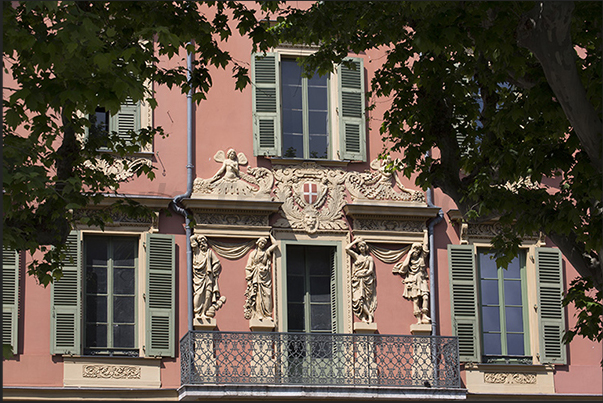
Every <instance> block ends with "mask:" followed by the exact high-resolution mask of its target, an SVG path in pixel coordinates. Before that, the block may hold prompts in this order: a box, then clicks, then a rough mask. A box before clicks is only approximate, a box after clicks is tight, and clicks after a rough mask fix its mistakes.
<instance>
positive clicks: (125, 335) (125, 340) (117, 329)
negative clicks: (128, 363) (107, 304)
mask: <svg viewBox="0 0 603 403" xmlns="http://www.w3.org/2000/svg"><path fill="white" fill-rule="evenodd" d="M113 347H115V348H134V325H113Z"/></svg>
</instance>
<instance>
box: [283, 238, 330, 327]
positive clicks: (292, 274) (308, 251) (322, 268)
mask: <svg viewBox="0 0 603 403" xmlns="http://www.w3.org/2000/svg"><path fill="white" fill-rule="evenodd" d="M334 258H335V248H333V247H330V246H308V245H288V246H287V325H288V331H290V332H306V333H332V332H336V331H337V329H336V327H337V326H336V309H337V307H336V304H335V303H334V302H335V293H336V289H335V273H334Z"/></svg>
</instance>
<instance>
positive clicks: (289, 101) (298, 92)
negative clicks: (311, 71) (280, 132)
mask: <svg viewBox="0 0 603 403" xmlns="http://www.w3.org/2000/svg"><path fill="white" fill-rule="evenodd" d="M298 78H299V77H298ZM282 102H283V110H295V111H301V110H302V86H301V81H300V82H297V83H295V84H291V85H287V84H283V99H282Z"/></svg>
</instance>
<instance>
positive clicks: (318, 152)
mask: <svg viewBox="0 0 603 403" xmlns="http://www.w3.org/2000/svg"><path fill="white" fill-rule="evenodd" d="M328 157H329V137H328V136H327V135H320V136H312V135H311V136H310V158H328Z"/></svg>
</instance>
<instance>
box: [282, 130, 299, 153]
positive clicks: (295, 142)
mask: <svg viewBox="0 0 603 403" xmlns="http://www.w3.org/2000/svg"><path fill="white" fill-rule="evenodd" d="M283 157H287V158H303V157H304V137H303V136H302V135H301V134H299V135H292V134H286V133H283Z"/></svg>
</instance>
